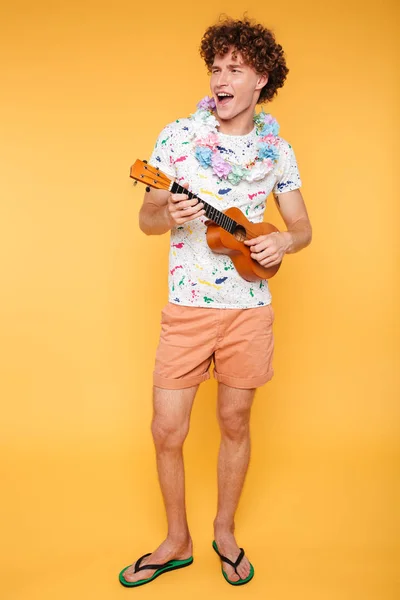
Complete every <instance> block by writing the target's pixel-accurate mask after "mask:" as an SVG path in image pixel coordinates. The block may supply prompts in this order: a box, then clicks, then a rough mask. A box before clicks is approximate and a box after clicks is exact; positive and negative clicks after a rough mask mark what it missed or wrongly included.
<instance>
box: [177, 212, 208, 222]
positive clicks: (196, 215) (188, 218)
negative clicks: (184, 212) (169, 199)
mask: <svg viewBox="0 0 400 600" xmlns="http://www.w3.org/2000/svg"><path fill="white" fill-rule="evenodd" d="M205 213H206V211H205V210H201V211H200V212H199V213H198V214H197V213H196V214H194V215H192V216H189V217H181V218H179V217H178V218H176V219H175V222H176V223H178V224H179V225H182V224H183V223H187V222H188V221H194V219H197V218H198V217H202V216H203V215H204V214H205Z"/></svg>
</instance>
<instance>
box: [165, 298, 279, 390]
mask: <svg viewBox="0 0 400 600" xmlns="http://www.w3.org/2000/svg"><path fill="white" fill-rule="evenodd" d="M274 318H275V317H274V311H273V308H272V306H271V304H268V305H266V306H259V307H257V308H245V309H243V308H241V309H232V308H202V307H198V306H181V305H179V304H173V303H171V302H169V303H168V304H167V305H166V306H165V307H164V308H163V310H162V312H161V333H160V340H159V344H158V347H157V352H156V360H155V368H154V374H153V383H154V385H155V386H157V387H160V388H165V389H169V390H177V389H183V388H188V387H192V386H195V385H198V384H199V383H201V382H202V381H205V380H206V379H209V378H210V373H209V368H210V365H211V361H213V362H214V377H215V379H217V381H220V382H221V383H224V384H225V385H228V386H230V387H235V388H242V389H252V388H257V387H259V386H261V385H263V384H264V383H267V381H269V380H270V379H272V377H273V374H274V371H273V368H272V358H273V351H274V337H273V332H272V326H273V322H274Z"/></svg>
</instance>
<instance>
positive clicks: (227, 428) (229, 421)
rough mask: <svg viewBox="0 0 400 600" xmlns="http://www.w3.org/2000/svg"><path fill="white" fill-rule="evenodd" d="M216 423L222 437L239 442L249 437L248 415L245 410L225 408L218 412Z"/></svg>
mask: <svg viewBox="0 0 400 600" xmlns="http://www.w3.org/2000/svg"><path fill="white" fill-rule="evenodd" d="M218 421H219V426H220V430H221V435H222V436H223V437H226V438H229V439H231V440H236V441H241V440H244V439H246V438H247V437H248V436H249V429H250V428H249V421H250V414H249V411H247V410H237V409H231V408H230V407H229V408H225V409H224V410H220V411H219V413H218Z"/></svg>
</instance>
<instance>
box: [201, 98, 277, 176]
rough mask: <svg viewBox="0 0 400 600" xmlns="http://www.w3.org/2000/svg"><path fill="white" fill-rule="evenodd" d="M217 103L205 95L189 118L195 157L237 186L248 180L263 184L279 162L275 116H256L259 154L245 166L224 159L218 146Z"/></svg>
mask: <svg viewBox="0 0 400 600" xmlns="http://www.w3.org/2000/svg"><path fill="white" fill-rule="evenodd" d="M215 108H216V107H215V100H214V98H210V97H209V96H206V97H205V98H203V99H202V100H200V102H199V103H198V104H197V109H198V110H197V111H196V112H195V113H194V114H192V115H190V120H191V124H192V130H193V134H194V136H195V139H194V145H195V157H196V158H197V160H198V161H199V163H200V165H201V166H202V167H203V168H204V169H207V168H208V167H212V170H213V172H214V173H215V175H217V177H219V178H220V179H227V180H228V181H229V183H230V184H232V185H238V184H239V183H240V182H241V181H242V179H244V180H245V181H249V182H252V181H261V180H262V179H264V177H265V176H266V175H267V173H269V172H270V171H271V170H272V169H273V168H274V165H275V164H276V163H277V162H278V159H279V152H278V149H277V146H278V144H279V138H278V137H277V136H278V133H279V124H278V122H277V120H276V119H274V117H272V116H271V115H270V114H269V113H265V112H264V111H262V112H260V113H258V114H254V124H255V127H256V133H257V135H258V136H260V140H259V142H258V144H257V146H258V153H257V156H256V157H255V159H254V160H253V161H251V162H250V163H247V164H246V165H244V166H241V165H238V164H237V163H234V162H232V161H231V160H230V159H229V158H223V157H222V153H221V152H220V150H221V149H222V148H221V146H220V145H219V144H220V142H219V140H218V131H217V127H219V123H218V121H217V119H216V118H215V116H214V112H213V111H214V110H215Z"/></svg>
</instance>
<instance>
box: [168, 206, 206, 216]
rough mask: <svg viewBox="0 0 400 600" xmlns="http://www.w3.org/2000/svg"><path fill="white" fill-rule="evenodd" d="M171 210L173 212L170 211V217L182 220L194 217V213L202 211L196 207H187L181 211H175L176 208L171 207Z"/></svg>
mask: <svg viewBox="0 0 400 600" xmlns="http://www.w3.org/2000/svg"><path fill="white" fill-rule="evenodd" d="M173 208H174V209H175V210H172V211H171V214H172V216H175V217H176V218H182V219H186V217H188V216H191V215H195V214H196V213H198V212H200V210H202V209H201V208H199V207H198V206H187V207H186V208H184V209H183V210H176V207H173Z"/></svg>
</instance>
